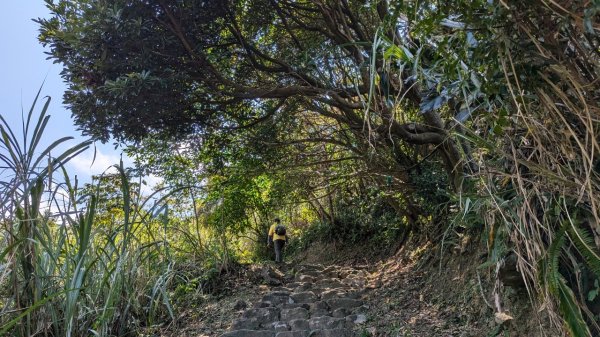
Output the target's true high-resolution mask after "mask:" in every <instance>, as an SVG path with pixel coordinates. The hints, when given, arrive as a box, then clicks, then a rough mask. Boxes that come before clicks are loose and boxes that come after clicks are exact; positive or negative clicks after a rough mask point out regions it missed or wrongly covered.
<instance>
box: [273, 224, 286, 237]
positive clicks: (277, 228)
mask: <svg viewBox="0 0 600 337" xmlns="http://www.w3.org/2000/svg"><path fill="white" fill-rule="evenodd" d="M275 234H277V235H285V226H284V225H282V224H279V225H277V226H275Z"/></svg>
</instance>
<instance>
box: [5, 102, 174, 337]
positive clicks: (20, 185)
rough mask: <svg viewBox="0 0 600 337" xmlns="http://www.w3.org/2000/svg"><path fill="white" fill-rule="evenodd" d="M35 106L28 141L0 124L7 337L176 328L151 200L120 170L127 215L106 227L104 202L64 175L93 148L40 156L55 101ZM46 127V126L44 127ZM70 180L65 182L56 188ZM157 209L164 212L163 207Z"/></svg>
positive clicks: (28, 119)
mask: <svg viewBox="0 0 600 337" xmlns="http://www.w3.org/2000/svg"><path fill="white" fill-rule="evenodd" d="M38 100H39V92H38V96H36V98H35V100H34V103H33V104H32V106H31V109H30V110H29V112H28V113H27V115H26V116H24V118H23V123H22V130H21V132H22V134H21V135H19V134H17V133H16V132H15V130H14V129H13V128H11V126H10V125H9V124H8V123H7V121H6V120H5V119H4V118H3V117H1V116H0V122H1V124H0V132H1V134H2V142H1V143H0V144H1V149H2V152H1V153H0V161H1V162H2V167H1V169H2V175H3V181H2V184H1V185H0V197H1V198H2V209H1V211H2V212H1V214H0V216H1V220H0V221H1V223H2V226H3V227H2V232H1V237H0V238H1V240H2V242H3V243H5V244H6V245H3V247H6V248H4V249H3V250H2V251H1V252H0V267H1V268H0V289H8V291H3V292H2V293H1V294H0V308H1V314H0V335H4V334H9V335H14V336H22V337H25V336H87V335H95V336H114V335H118V336H123V335H126V334H128V333H130V332H131V331H132V330H133V329H136V328H139V327H141V326H148V325H151V324H153V323H154V322H157V321H158V320H157V318H160V319H161V320H160V321H169V320H173V319H174V312H173V308H172V307H171V305H170V301H169V297H168V293H167V291H166V287H167V286H168V282H170V280H171V277H170V275H171V274H172V266H173V262H172V260H171V259H170V256H169V254H168V253H165V252H167V250H166V249H165V247H166V246H167V245H168V242H167V241H166V240H163V239H156V238H155V236H154V232H158V231H159V229H160V227H161V226H162V225H161V223H160V221H158V219H157V218H155V217H154V216H153V211H154V210H155V209H153V207H150V206H149V205H146V202H147V201H148V200H150V198H149V199H147V200H141V199H139V198H134V197H133V195H141V194H140V193H139V191H138V193H132V191H131V185H130V183H129V179H130V178H129V176H128V174H127V172H126V170H125V169H124V167H123V165H122V163H121V165H118V166H116V167H115V168H116V171H117V174H118V175H117V176H118V178H119V183H120V184H119V185H120V186H121V190H120V193H121V195H122V203H121V204H120V205H119V208H120V212H117V213H115V214H114V216H112V217H110V220H108V221H105V222H99V217H98V203H99V200H98V199H99V193H98V191H97V190H96V192H93V193H90V194H89V195H79V194H78V193H79V190H78V188H77V182H76V181H75V182H74V183H72V182H71V180H70V178H69V176H68V173H67V171H66V169H65V167H64V165H65V163H66V162H68V161H69V160H70V159H71V158H73V157H74V156H76V155H78V154H79V153H81V152H82V151H84V150H86V149H87V148H88V147H89V145H90V142H89V141H85V142H82V143H80V144H77V145H75V146H72V147H70V148H69V149H67V150H65V151H62V152H60V154H59V155H53V153H52V152H53V151H56V149H58V148H59V146H60V145H64V144H65V143H66V142H67V141H68V140H69V138H68V137H65V138H61V139H59V140H57V141H54V142H52V143H51V145H50V146H48V147H46V148H43V149H39V148H38V147H39V145H40V144H41V140H42V136H43V133H44V131H45V128H46V126H47V124H48V119H49V116H48V115H47V111H48V106H49V103H50V99H49V98H47V99H46V100H45V103H44V105H43V107H42V108H41V112H40V113H39V115H37V116H36V114H35V110H36V103H37V102H38ZM36 117H37V118H36ZM58 173H61V175H62V176H63V177H64V179H63V181H62V182H58V179H57V178H56V177H57V176H58V175H59V174H58ZM155 205H160V203H156V204H155Z"/></svg>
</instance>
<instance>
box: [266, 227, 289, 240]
mask: <svg viewBox="0 0 600 337" xmlns="http://www.w3.org/2000/svg"><path fill="white" fill-rule="evenodd" d="M275 227H277V224H273V225H271V228H269V236H270V237H272V238H273V241H275V240H287V237H286V235H277V234H275Z"/></svg>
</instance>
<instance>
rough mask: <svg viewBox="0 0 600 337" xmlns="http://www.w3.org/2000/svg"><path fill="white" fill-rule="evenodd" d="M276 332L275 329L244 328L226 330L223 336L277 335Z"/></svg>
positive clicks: (257, 336) (261, 336) (272, 336)
mask: <svg viewBox="0 0 600 337" xmlns="http://www.w3.org/2000/svg"><path fill="white" fill-rule="evenodd" d="M275 334H276V332H275V331H266V330H262V331H260V330H248V329H242V330H235V331H230V332H226V333H224V334H222V335H221V337H275Z"/></svg>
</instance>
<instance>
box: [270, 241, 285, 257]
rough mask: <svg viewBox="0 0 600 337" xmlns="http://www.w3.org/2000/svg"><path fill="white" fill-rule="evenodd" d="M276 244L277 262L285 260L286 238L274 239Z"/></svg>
mask: <svg viewBox="0 0 600 337" xmlns="http://www.w3.org/2000/svg"><path fill="white" fill-rule="evenodd" d="M273 246H275V262H283V246H285V240H275V241H273Z"/></svg>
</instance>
